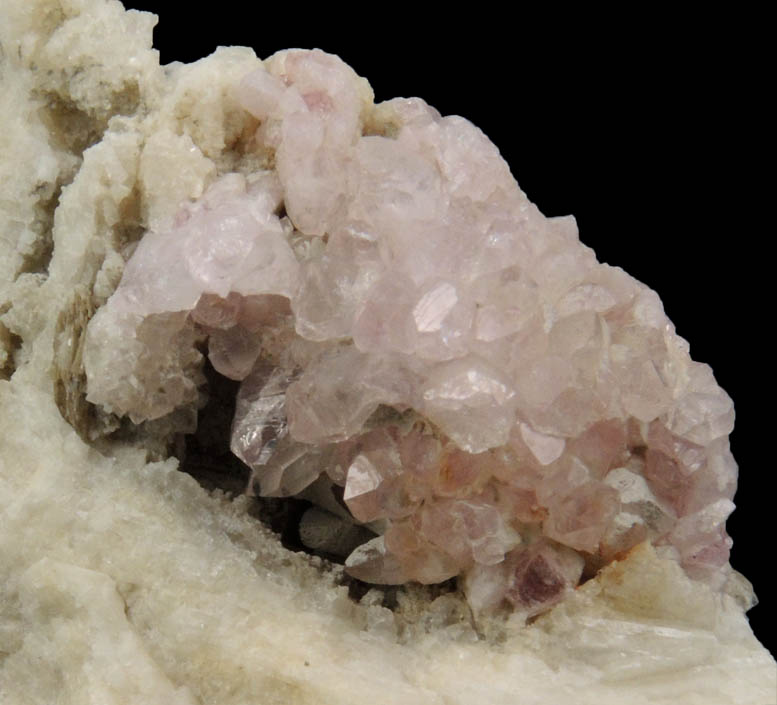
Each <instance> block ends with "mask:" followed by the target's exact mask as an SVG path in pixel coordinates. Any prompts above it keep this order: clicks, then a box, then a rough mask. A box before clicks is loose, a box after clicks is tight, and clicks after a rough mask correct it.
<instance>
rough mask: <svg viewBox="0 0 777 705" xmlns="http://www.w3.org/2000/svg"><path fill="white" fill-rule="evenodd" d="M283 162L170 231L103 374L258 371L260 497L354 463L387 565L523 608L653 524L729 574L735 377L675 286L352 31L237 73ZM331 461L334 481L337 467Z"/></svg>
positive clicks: (102, 318)
mask: <svg viewBox="0 0 777 705" xmlns="http://www.w3.org/2000/svg"><path fill="white" fill-rule="evenodd" d="M235 90H236V95H237V96H238V99H239V101H240V102H241V104H242V105H243V106H244V108H245V109H246V110H247V111H249V112H250V113H252V114H253V116H254V117H255V118H257V119H258V121H259V123H258V124H259V127H258V131H257V133H256V138H255V140H256V146H257V149H261V150H263V151H264V152H265V153H271V154H273V155H274V168H273V169H272V170H269V171H262V172H258V173H255V174H251V175H248V176H244V175H239V174H234V173H231V174H224V175H222V176H221V177H220V178H219V179H217V180H216V181H215V182H214V183H213V184H212V185H211V186H210V188H209V190H208V191H207V192H206V193H205V195H204V196H203V197H202V198H201V199H200V200H199V201H198V202H196V203H190V204H185V205H184V206H183V207H182V210H181V211H180V213H179V215H178V217H177V219H176V220H175V222H174V223H172V224H171V226H170V228H169V229H168V230H167V231H166V232H148V233H147V234H146V235H145V236H144V238H143V239H142V241H141V242H140V244H139V246H138V248H137V250H136V251H135V253H134V255H133V256H132V258H131V259H130V260H129V262H128V263H127V266H126V269H125V272H124V276H123V279H122V281H121V283H120V285H119V287H118V289H117V291H116V292H115V294H114V295H113V296H112V297H111V299H110V300H109V301H108V303H107V304H106V305H105V306H104V307H103V308H102V309H100V310H99V311H98V313H97V314H96V316H95V317H94V319H93V320H92V322H91V323H90V326H89V329H88V338H87V345H86V351H85V365H86V369H87V374H88V388H89V394H88V399H89V400H90V401H92V402H94V403H96V404H100V405H102V406H103V407H105V408H106V409H108V410H110V411H113V412H115V413H116V414H120V415H121V414H128V415H129V416H130V418H131V419H132V420H133V421H135V422H140V421H142V420H145V419H153V418H156V417H159V416H162V415H164V414H167V413H169V412H171V411H173V410H174V409H176V408H177V407H179V406H181V405H183V404H186V403H190V402H192V401H194V400H195V399H196V398H197V385H198V383H199V381H200V379H199V377H198V376H197V366H198V363H199V362H200V355H199V353H198V352H197V349H196V348H195V343H196V342H197V341H202V340H204V339H205V338H206V337H207V338H208V351H209V352H208V354H209V357H210V360H211V362H212V364H213V366H214V367H215V369H216V370H217V371H219V372H221V373H222V374H224V375H226V376H227V377H230V378H232V379H238V380H243V381H242V385H241V388H240V392H239V395H238V399H237V411H236V416H235V419H234V424H233V433H232V449H233V451H234V452H235V453H236V454H237V455H238V456H239V457H240V458H241V459H242V460H243V461H244V462H245V463H246V464H248V465H249V466H250V467H251V468H252V469H253V478H252V487H254V488H256V489H257V490H258V491H259V492H261V493H262V494H264V495H271V496H284V495H292V494H296V493H299V492H301V491H302V490H304V489H305V488H306V487H308V486H309V485H311V483H314V482H315V481H317V480H318V481H319V482H322V481H323V482H329V483H331V485H332V486H334V487H341V488H342V490H341V492H342V495H341V496H342V498H343V500H344V503H345V505H346V506H347V508H348V510H349V511H350V514H351V515H352V519H353V521H354V522H355V523H363V524H366V525H368V526H369V527H370V528H371V529H372V530H373V531H374V532H375V534H376V537H375V538H374V539H372V540H370V541H368V542H367V543H366V544H363V545H361V546H359V547H358V548H357V549H356V550H354V551H353V553H352V554H351V555H350V556H349V557H348V559H347V561H346V568H347V570H348V571H350V572H351V573H352V574H353V575H354V576H356V577H358V578H361V579H362V580H366V581H369V582H374V583H403V582H405V581H411V580H415V581H420V582H424V583H434V582H439V581H442V580H445V579H447V578H450V577H453V576H462V585H463V588H464V590H465V592H466V594H467V596H468V599H469V601H470V603H471V605H472V606H473V608H474V609H476V610H483V609H490V608H494V607H497V606H499V605H501V604H511V605H512V606H513V607H514V608H515V609H516V610H518V611H520V612H522V613H524V614H525V615H526V616H532V615H534V614H537V613H539V612H541V611H543V610H545V609H547V608H548V607H549V606H550V605H552V604H553V603H555V602H556V601H558V600H559V599H561V598H562V597H563V595H564V593H565V592H566V591H568V590H570V589H571V588H573V587H574V586H575V585H577V583H578V582H579V580H580V579H581V576H582V575H583V574H584V571H586V570H588V571H589V572H590V571H593V570H596V569H597V568H598V567H599V566H601V565H603V564H605V563H607V562H609V561H612V560H613V559H615V558H617V557H619V556H622V555H624V554H625V552H627V551H628V550H629V549H631V548H632V547H633V546H635V545H636V544H638V543H640V542H642V541H645V540H649V541H652V542H653V543H654V544H655V545H657V546H662V547H664V548H663V549H662V550H663V551H664V552H666V553H667V554H670V555H673V556H675V557H676V559H677V560H678V561H680V562H681V564H682V565H683V566H684V567H685V568H686V570H687V571H688V572H689V573H690V574H691V575H692V576H694V577H697V578H700V579H706V580H708V581H711V582H713V583H715V584H720V583H721V582H722V580H723V578H724V576H725V570H726V566H727V561H728V554H729V549H730V546H731V540H730V539H729V538H728V536H727V535H726V532H725V528H724V526H725V520H726V517H727V516H728V515H729V513H730V512H731V511H732V509H733V508H734V505H733V504H732V502H731V498H732V496H733V493H734V490H735V486H736V477H737V468H736V464H735V462H734V459H733V458H732V456H731V453H730V452H729V444H728V434H729V433H730V432H731V430H732V427H733V421H734V411H733V406H732V403H731V400H730V399H729V397H728V396H727V395H726V393H725V392H724V391H723V390H721V389H720V388H719V387H718V385H717V384H716V383H715V380H714V378H713V376H712V372H711V370H710V368H709V367H708V366H706V365H702V364H699V363H696V362H693V361H692V360H691V359H690V357H689V354H688V349H689V348H688V344H687V343H686V342H685V341H684V340H683V339H682V338H680V337H679V336H677V334H676V333H675V330H674V327H673V326H672V324H671V323H670V322H669V321H668V320H667V318H666V316H665V314H664V311H663V308H662V306H661V302H660V300H659V298H658V296H657V295H656V294H655V293H654V292H653V291H651V290H649V289H648V288H647V287H645V286H644V285H642V284H640V283H639V282H637V281H636V280H634V279H633V278H631V277H630V276H629V275H628V274H626V273H625V272H623V271H622V270H621V269H618V268H617V267H610V266H608V265H605V264H600V263H598V262H597V260H596V257H595V256H594V253H593V252H592V251H591V250H590V249H589V248H587V247H585V246H584V245H582V244H581V243H580V241H579V240H578V235H577V228H576V225H575V221H574V219H573V218H572V217H565V218H546V217H545V216H543V215H542V214H541V213H540V212H539V211H538V210H537V208H536V207H535V206H534V205H532V204H531V203H530V202H529V200H528V199H527V198H526V196H525V194H524V193H523V192H522V191H521V190H520V188H519V187H518V184H517V183H516V181H515V179H514V178H513V176H512V175H511V173H510V170H509V168H508V166H507V164H506V163H505V162H504V160H503V159H502V158H501V157H500V155H499V152H498V151H497V149H496V147H494V145H493V144H491V142H489V140H488V139H487V138H486V137H485V136H484V135H483V133H482V132H480V131H479V130H478V129H477V128H476V127H475V126H474V125H472V124H471V123H469V122H468V121H467V120H465V119H463V118H460V117H440V115H439V114H438V113H437V112H436V111H435V110H433V109H432V108H430V107H429V106H428V105H426V104H425V103H424V102H423V101H421V100H419V99H396V100H391V101H388V102H386V103H382V104H380V105H378V106H373V105H372V103H371V95H370V92H369V88H368V87H367V85H366V83H365V82H364V81H363V80H362V79H360V78H359V77H358V76H356V74H355V73H354V72H353V71H352V70H351V69H350V68H349V67H348V66H346V65H345V64H344V63H343V62H342V61H340V60H339V59H338V58H336V57H334V56H330V55H327V54H325V53H323V52H320V51H301V50H295V51H286V52H281V53H279V54H276V55H274V56H273V57H271V58H270V59H268V60H267V61H266V62H265V64H264V67H263V68H260V69H259V70H257V71H255V72H254V73H252V74H251V75H249V76H246V77H245V79H244V80H243V81H242V83H241V84H240V85H239V86H236V88H235ZM322 478H323V479H322Z"/></svg>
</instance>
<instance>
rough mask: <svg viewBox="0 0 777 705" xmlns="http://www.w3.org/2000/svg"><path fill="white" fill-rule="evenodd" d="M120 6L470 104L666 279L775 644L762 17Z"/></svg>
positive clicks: (590, 239)
mask: <svg viewBox="0 0 777 705" xmlns="http://www.w3.org/2000/svg"><path fill="white" fill-rule="evenodd" d="M125 6H126V7H128V8H130V7H131V8H135V9H142V10H150V11H153V12H156V13H157V14H159V15H160V18H161V21H160V23H159V25H157V28H156V29H155V32H154V40H155V46H156V47H157V48H158V49H159V50H160V51H161V60H162V62H163V63H168V62H171V61H184V62H190V61H194V60H197V59H200V58H202V57H204V56H206V55H208V54H210V53H211V52H212V51H213V50H214V49H215V48H216V47H217V46H219V45H242V46H251V47H253V48H254V49H255V51H256V52H257V54H258V55H259V56H260V57H262V58H265V57H267V56H269V55H270V54H272V53H273V52H275V51H277V50H280V49H286V48H291V47H303V48H313V47H318V48H321V49H324V50H326V51H329V52H332V53H336V54H338V55H339V56H340V57H342V58H343V59H344V60H345V61H346V62H347V63H348V64H350V65H351V66H352V67H353V68H354V69H355V70H356V72H357V73H359V74H360V75H362V76H365V77H366V78H367V79H368V80H369V81H370V83H371V85H372V87H373V89H374V91H375V95H376V100H377V101H380V100H385V99H388V98H393V97H395V96H420V97H422V98H424V99H425V100H426V101H427V102H428V103H430V104H431V105H433V106H434V107H436V108H437V109H438V110H439V111H440V112H441V113H442V114H459V115H463V116H464V117H466V118H469V119H470V120H471V121H472V122H474V123H475V124H476V125H478V126H479V127H480V128H481V129H482V130H483V131H484V132H485V133H486V134H487V135H488V136H489V137H490V138H491V140H492V141H493V142H494V143H495V144H496V145H497V146H498V147H499V148H500V150H501V151H502V154H503V155H504V157H505V159H506V160H507V162H508V163H509V164H510V166H511V168H512V170H513V173H514V175H515V177H516V178H517V180H518V182H519V183H520V185H521V187H522V188H523V190H524V191H525V192H526V193H527V194H528V196H529V197H530V198H531V200H533V201H534V202H535V203H537V205H538V206H539V207H540V209H541V210H542V211H543V212H544V213H545V214H546V215H566V214H569V213H572V214H574V215H575V216H576V218H577V221H578V225H579V227H580V237H581V240H582V241H583V242H584V243H585V244H587V245H589V246H591V247H593V248H594V250H595V251H596V253H597V255H598V257H599V259H600V260H601V261H604V262H608V263H609V264H613V265H619V266H621V267H623V268H624V269H625V270H626V271H628V272H629V273H630V274H632V275H633V276H635V277H636V278H637V279H639V280H641V281H643V282H645V283H646V284H648V285H649V286H650V287H651V288H653V289H655V290H656V291H658V293H659V294H660V296H661V298H662V300H663V301H664V305H665V309H666V312H667V314H668V315H669V317H670V319H671V320H672V321H673V322H674V323H675V325H676V328H677V331H678V333H679V334H680V335H681V336H683V337H684V338H686V339H687V340H688V341H690V343H691V354H692V356H693V357H694V359H696V360H699V361H702V362H707V363H709V364H710V365H711V366H712V368H713V370H714V371H715V376H716V378H717V380H718V382H719V383H720V385H721V386H722V387H723V388H724V389H726V390H727V391H728V393H729V394H730V395H731V396H732V398H733V399H734V402H735V405H736V411H737V421H736V429H735V431H734V433H733V435H732V438H731V442H732V449H733V452H734V455H735V457H736V458H737V460H738V462H739V465H740V482H739V491H738V493H737V496H736V498H735V501H736V503H737V505H738V506H739V508H738V509H737V510H736V511H735V512H734V514H733V515H732V517H731V519H730V520H729V524H728V528H729V533H730V534H731V536H732V537H733V539H734V549H733V553H732V559H731V560H732V564H733V566H734V567H735V568H736V569H738V570H739V571H741V572H742V573H744V574H745V575H746V576H747V577H748V578H749V579H750V580H751V581H752V582H753V584H754V586H755V588H756V593H757V594H758V595H760V596H761V598H762V599H763V600H764V602H765V604H763V603H762V604H760V605H758V606H757V607H755V608H754V609H753V610H752V611H751V612H750V614H749V616H750V621H751V625H752V626H753V629H754V631H755V633H756V635H757V636H758V638H759V639H760V640H761V642H762V643H763V644H764V645H765V646H766V647H767V648H769V649H770V651H772V653H777V640H776V639H775V634H774V629H773V628H772V627H771V625H772V624H773V622H774V621H775V609H774V602H773V598H774V587H775V582H776V581H775V577H774V574H773V570H772V566H773V564H774V561H775V557H776V555H775V547H774V538H775V530H774V526H775V523H774V522H775V519H777V506H775V494H774V491H773V487H774V484H775V483H774V480H773V475H774V472H775V468H774V461H773V451H772V449H771V443H770V440H769V439H770V438H771V436H772V435H775V434H776V433H777V432H776V431H775V429H774V426H773V418H774V411H773V407H774V395H775V385H774V381H773V378H774V370H773V368H772V367H771V366H772V365H773V364H774V353H773V350H774V347H773V345H774V344H773V343H769V342H768V337H769V335H770V333H771V332H772V329H773V327H774V322H773V310H774V304H775V300H774V295H773V293H772V284H773V281H774V278H775V274H774V273H773V269H774V268H773V266H772V260H773V256H772V255H770V254H769V252H770V251H771V247H770V245H769V242H770V241H771V239H772V237H773V232H774V226H773V223H772V221H771V218H770V217H769V215H767V209H766V207H765V201H766V192H767V185H766V184H767V181H766V180H767V179H770V180H772V181H773V179H771V178H770V177H771V173H769V170H770V167H769V166H768V162H767V157H766V142H767V138H766V132H767V131H766V129H765V126H764V122H765V118H764V117H763V115H764V98H763V97H764V95H765V94H766V92H767V85H768V84H767V82H766V77H765V74H764V70H763V68H762V67H763V66H764V65H765V61H766V59H765V50H763V49H762V47H763V46H764V41H765V40H764V38H763V36H762V35H761V34H760V27H761V26H765V19H764V18H763V17H758V16H745V15H744V14H741V15H731V14H728V15H723V14H720V15H716V14H714V13H710V12H709V11H706V12H705V14H703V15H701V14H699V15H693V16H687V17H681V16H680V15H678V14H677V13H676V12H673V13H669V14H661V13H659V12H657V11H655V10H653V11H650V12H648V11H645V12H644V14H639V13H638V12H633V13H632V14H631V15H630V16H626V15H624V14H621V13H620V12H610V13H604V12H601V13H597V12H594V11H590V10H586V11H585V12H584V13H580V14H577V15H569V14H567V12H566V10H564V11H562V10H561V8H560V7H559V8H558V9H557V10H556V11H555V15H553V14H552V15H551V16H550V17H545V18H540V17H536V16H534V15H533V14H527V12H526V9H525V7H524V6H522V5H516V6H515V7H516V15H515V16H514V17H507V16H506V15H504V14H502V13H501V12H497V11H494V10H492V9H491V8H490V7H489V6H488V4H485V3H483V4H481V6H479V7H475V6H473V5H469V4H468V5H467V7H468V10H467V12H466V13H464V14H457V13H456V12H455V11H454V10H453V9H451V8H452V7H453V6H452V5H449V4H447V3H446V4H445V5H443V6H442V8H443V9H437V10H436V11H434V14H428V15H426V14H423V13H422V16H421V15H419V14H417V13H418V12H420V11H421V10H422V6H418V7H414V6H412V5H408V6H404V5H403V6H399V5H391V4H386V5H380V4H379V3H376V4H374V5H365V6H363V7H361V8H353V9H349V10H337V9H333V6H332V5H330V4H329V3H327V4H325V5H316V7H317V8H319V9H317V10H315V11H311V9H310V8H308V7H306V6H305V5H304V4H299V5H297V4H292V3H284V4H283V6H278V7H277V8H275V9H274V8H272V7H270V4H269V3H255V4H254V3H246V2H244V1H243V2H238V1H236V0H222V1H221V2H219V3H213V4H208V10H207V11H205V10H202V11H200V10H198V9H197V7H198V4H196V3H188V2H187V3H174V2H168V3H161V2H127V3H125ZM251 7H256V8H257V9H256V11H255V14H252V12H251V10H250V9H248V8H251ZM431 12H432V11H431V10H430V13H431ZM552 12H553V11H552ZM769 185H770V186H771V184H769Z"/></svg>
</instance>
